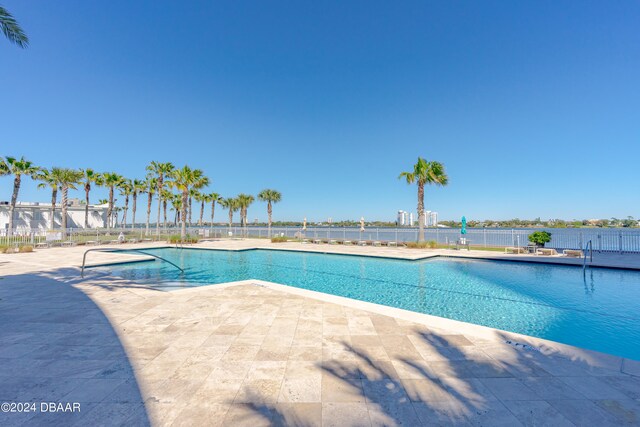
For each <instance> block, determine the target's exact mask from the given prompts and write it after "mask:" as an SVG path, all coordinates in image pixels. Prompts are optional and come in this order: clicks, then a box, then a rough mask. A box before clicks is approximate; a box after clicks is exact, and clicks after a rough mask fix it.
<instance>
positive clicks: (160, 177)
mask: <svg viewBox="0 0 640 427" xmlns="http://www.w3.org/2000/svg"><path fill="white" fill-rule="evenodd" d="M174 169H175V167H174V166H173V163H171V162H166V163H161V162H156V161H153V162H151V163H150V164H149V166H147V171H149V172H151V173H152V174H155V175H156V185H157V187H156V190H155V193H156V194H157V195H158V218H157V220H156V236H159V235H160V205H161V204H162V203H161V198H162V190H164V186H165V182H164V179H165V177H167V176H170V175H171V173H172V172H173V170H174Z"/></svg>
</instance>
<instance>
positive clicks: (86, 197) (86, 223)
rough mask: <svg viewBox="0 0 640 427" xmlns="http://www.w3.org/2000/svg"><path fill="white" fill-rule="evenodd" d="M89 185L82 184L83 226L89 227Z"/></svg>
mask: <svg viewBox="0 0 640 427" xmlns="http://www.w3.org/2000/svg"><path fill="white" fill-rule="evenodd" d="M90 191H91V186H90V185H89V184H85V185H84V201H85V204H84V228H89V192H90Z"/></svg>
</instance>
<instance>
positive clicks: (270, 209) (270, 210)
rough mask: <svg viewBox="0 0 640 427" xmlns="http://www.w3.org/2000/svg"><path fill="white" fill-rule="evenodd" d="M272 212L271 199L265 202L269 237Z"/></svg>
mask: <svg viewBox="0 0 640 427" xmlns="http://www.w3.org/2000/svg"><path fill="white" fill-rule="evenodd" d="M272 213H273V209H272V206H271V200H269V201H268V202H267V215H268V216H269V237H271V214H272Z"/></svg>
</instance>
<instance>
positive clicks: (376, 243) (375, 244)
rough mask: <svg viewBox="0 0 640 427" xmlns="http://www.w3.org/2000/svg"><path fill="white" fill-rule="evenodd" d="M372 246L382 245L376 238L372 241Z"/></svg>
mask: <svg viewBox="0 0 640 427" xmlns="http://www.w3.org/2000/svg"><path fill="white" fill-rule="evenodd" d="M372 244H373V246H382V243H380V242H378V241H377V240H376V241H375V242H373V243H372Z"/></svg>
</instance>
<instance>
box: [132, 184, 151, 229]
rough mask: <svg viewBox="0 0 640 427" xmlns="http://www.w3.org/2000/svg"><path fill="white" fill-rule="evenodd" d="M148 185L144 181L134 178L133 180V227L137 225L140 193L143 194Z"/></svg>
mask: <svg viewBox="0 0 640 427" xmlns="http://www.w3.org/2000/svg"><path fill="white" fill-rule="evenodd" d="M146 189H147V186H146V184H145V182H144V181H142V180H139V179H134V180H133V181H131V199H132V202H133V205H132V206H131V228H134V227H135V226H136V208H137V205H138V194H142V193H144V192H145V191H146Z"/></svg>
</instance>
